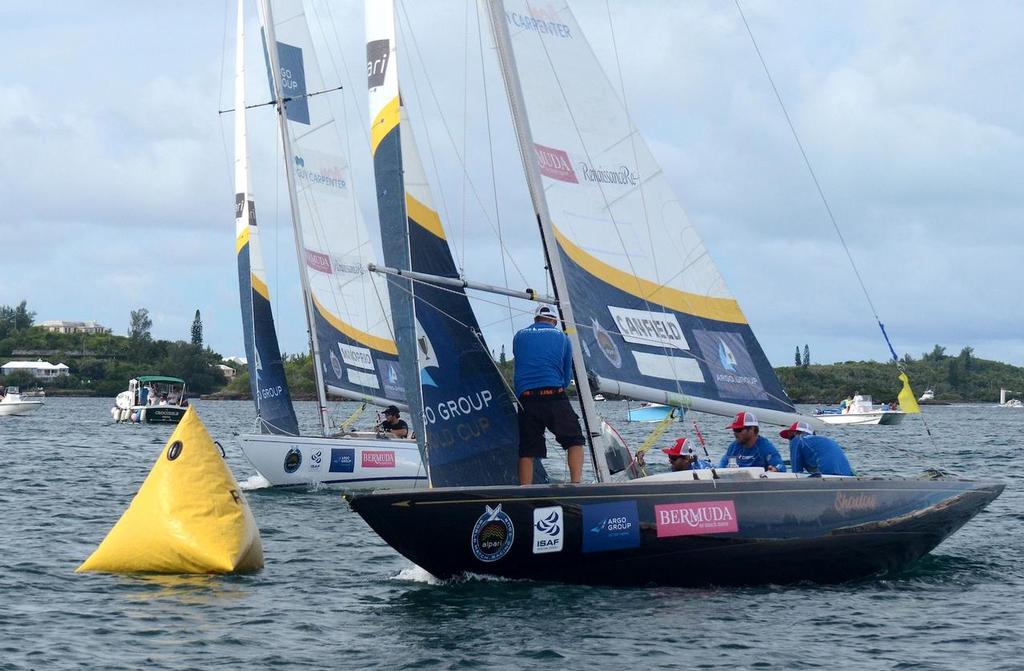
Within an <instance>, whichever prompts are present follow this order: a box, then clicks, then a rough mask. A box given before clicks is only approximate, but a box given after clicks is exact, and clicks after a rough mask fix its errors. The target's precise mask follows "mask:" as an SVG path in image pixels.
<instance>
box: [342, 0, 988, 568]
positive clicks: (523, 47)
mask: <svg viewBox="0 0 1024 671" xmlns="http://www.w3.org/2000/svg"><path fill="white" fill-rule="evenodd" d="M486 4H487V9H488V12H489V14H490V18H491V26H492V30H493V32H494V38H495V43H496V45H497V50H498V54H499V59H500V63H501V69H502V73H503V76H504V78H505V86H506V91H507V93H508V97H509V102H510V106H511V111H512V118H513V122H514V124H515V128H516V134H517V139H518V143H519V148H520V154H521V157H522V159H523V166H524V170H525V173H526V177H527V184H528V186H529V189H530V192H531V196H532V199H533V205H534V209H535V212H536V219H537V223H539V225H540V232H541V238H542V244H543V245H544V250H545V254H546V260H547V263H548V267H549V268H550V271H551V280H552V283H553V286H554V289H555V293H556V298H557V300H558V306H559V310H560V312H561V316H562V320H563V324H567V325H570V328H569V329H567V332H568V334H569V336H570V338H572V341H573V346H574V368H575V371H576V382H577V390H578V392H579V399H580V405H581V408H582V411H583V412H582V414H583V420H584V423H585V427H586V433H587V434H588V439H589V448H590V454H591V457H592V461H593V464H594V471H595V474H596V477H597V480H598V482H597V483H593V484H582V485H553V484H546V483H545V484H536V485H532V486H528V487H516V486H509V485H508V484H498V483H501V482H502V479H501V478H502V477H503V476H501V475H500V474H499V475H497V476H495V475H494V474H493V473H491V471H490V469H489V468H488V467H487V465H488V460H487V459H484V458H478V459H475V460H474V456H473V454H472V453H471V452H470V449H471V448H470V447H469V446H467V445H465V444H459V443H455V444H454V445H449V444H446V443H445V441H444V440H442V439H440V437H439V436H438V435H437V434H436V432H435V433H434V434H432V432H431V424H430V422H429V416H428V413H429V412H430V411H432V410H433V411H436V409H437V408H441V407H447V404H448V403H450V401H451V400H452V399H444V398H431V399H428V398H427V396H426V394H424V396H423V397H422V398H421V400H420V403H421V405H420V406H419V408H418V409H416V410H415V411H414V412H415V413H416V414H415V415H414V419H416V418H417V416H418V417H419V421H420V426H423V427H424V429H425V431H423V432H421V435H423V436H424V439H423V440H422V441H421V449H422V450H423V457H424V460H425V461H426V463H427V464H428V468H429V475H430V478H431V484H432V486H433V487H432V488H431V489H427V490H417V491H391V492H383V493H367V494H353V495H351V496H349V503H350V505H351V507H352V508H353V509H354V510H355V511H356V512H357V513H359V514H360V515H361V516H362V517H363V518H364V519H365V520H366V521H367V522H368V523H369V524H370V526H371V527H372V528H373V529H374V530H375V531H376V532H377V533H378V534H379V535H380V536H381V537H382V538H383V539H384V540H385V541H386V542H387V543H388V544H390V545H391V546H392V547H393V548H395V549H396V550H398V551H399V552H400V553H402V554H403V555H404V556H406V557H407V558H409V559H410V560H411V561H413V562H415V563H416V564H418V565H419V566H421V567H422V568H424V569H426V570H427V571H429V572H430V573H432V574H433V575H435V576H437V577H440V578H448V577H452V576H456V575H459V574H464V573H476V574H491V575H497V576H503V577H509V578H528V579H537V580H556V581H566V582H582V583H595V584H598V583H600V584H643V583H663V584H677V585H694V584H707V583H714V584H751V583H784V582H791V581H798V580H814V581H820V582H836V581H845V580H850V579H856V578H861V577H865V576H869V575H872V574H875V573H878V572H882V571H890V570H896V569H899V568H901V567H904V566H906V565H907V564H908V563H910V562H912V561H914V560H916V559H918V558H919V557H921V556H922V555H924V554H925V553H927V552H928V551H930V550H931V549H932V548H934V547H935V546H936V545H938V544H939V543H940V542H942V540H943V539H945V538H946V537H947V536H949V535H950V534H951V533H953V532H954V531H956V530H957V529H958V528H959V527H960V526H962V525H963V524H964V523H966V522H967V521H968V520H970V519H971V518H972V517H973V516H974V515H976V514H977V513H978V512H980V511H981V510H982V509H983V508H984V507H985V506H986V505H987V504H988V503H989V502H991V501H992V500H993V499H994V498H996V497H997V496H998V495H999V494H1000V493H1001V492H1002V489H1003V485H1002V484H998V483H981V482H972V481H967V480H958V479H951V478H941V479H899V478H848V477H828V476H826V477H815V478H811V477H806V476H801V475H794V474H786V473H767V472H764V471H763V470H762V469H759V468H730V469H716V470H705V471H684V472H678V473H663V474H658V475H654V476H650V477H643V478H633V476H634V475H635V471H634V470H633V469H631V468H629V457H628V454H627V455H624V454H623V451H624V448H623V447H622V446H621V445H617V444H615V443H614V442H612V441H609V440H608V438H607V433H606V432H604V431H602V430H601V426H602V422H601V420H600V418H599V416H598V415H597V413H596V412H595V407H594V404H593V401H592V399H593V394H594V393H595V392H598V391H600V392H603V393H609V392H611V393H614V394H618V395H622V396H627V397H630V398H635V399H638V400H644V401H649V402H655V403H664V404H666V405H670V406H675V407H680V408H684V409H696V410H700V411H704V412H710V413H714V414H720V415H731V414H733V413H735V412H737V411H738V410H752V411H754V412H756V413H757V415H758V416H759V417H760V418H761V419H762V421H767V422H771V423H777V424H788V423H790V422H792V421H795V420H796V419H797V418H798V416H797V415H796V414H795V411H794V408H793V405H792V403H791V402H790V400H789V399H788V397H787V396H786V394H785V392H784V390H783V389H782V387H781V385H780V384H779V381H778V379H777V378H776V376H775V375H774V373H773V371H772V369H771V367H770V365H769V363H768V360H767V358H766V357H765V355H764V353H763V351H762V350H761V347H760V345H759V344H758V343H757V340H756V339H755V338H754V335H753V333H752V331H751V329H750V327H749V325H748V324H747V321H746V318H745V317H744V316H743V313H742V312H741V311H740V309H739V306H738V304H737V302H736V301H735V299H733V298H732V296H731V295H730V294H729V292H728V290H727V289H726V287H725V284H724V282H723V280H722V278H721V276H720V274H719V272H718V270H717V269H716V268H715V266H714V264H713V263H712V262H711V260H710V257H709V256H708V254H707V251H706V250H705V248H704V246H703V243H702V242H701V240H700V238H699V237H698V235H697V233H696V231H695V230H694V229H693V227H692V226H691V225H690V224H689V222H688V221H687V220H686V217H685V214H684V213H683V212H682V210H681V209H680V207H679V205H678V202H677V200H676V198H675V197H674V195H673V194H672V193H671V190H670V189H669V186H668V183H667V180H666V179H665V177H664V176H663V175H662V173H661V170H660V168H659V167H658V165H657V163H656V162H655V160H654V158H653V156H652V155H651V153H650V151H649V150H648V148H647V146H646V144H645V143H644V141H643V140H642V138H641V137H640V136H639V134H638V133H637V131H636V129H635V127H634V126H633V124H632V122H631V120H630V118H629V116H628V114H627V113H626V110H625V107H624V106H623V104H622V103H621V102H620V100H619V99H618V97H617V95H616V93H615V91H614V89H613V88H612V86H611V84H610V82H609V81H608V78H607V77H606V76H605V74H604V72H603V71H602V70H601V68H600V65H599V64H598V62H597V60H596V58H595V57H594V54H593V52H592V51H591V49H590V46H589V45H588V44H587V42H586V39H585V38H584V37H583V34H582V32H581V30H580V28H579V25H578V24H577V23H576V21H575V19H574V18H573V15H572V13H571V11H570V10H569V8H568V6H566V5H565V3H564V2H553V3H546V4H545V6H544V9H543V10H533V9H531V5H530V4H529V3H527V2H525V1H523V0H510V1H509V2H507V3H503V2H502V1H501V0H488V1H487V3H486ZM388 5H390V3H384V2H372V3H367V35H368V54H370V59H368V60H372V49H380V48H381V44H385V45H387V46H388V48H389V50H390V51H389V54H390V60H391V62H390V63H389V72H388V73H387V75H386V77H384V78H383V79H382V80H381V81H378V82H376V83H375V81H374V79H373V77H372V75H371V78H370V88H371V92H370V97H371V112H372V116H374V117H375V118H376V119H377V121H376V122H375V124H379V125H380V129H381V132H382V136H381V137H385V135H384V134H387V135H388V136H392V135H393V141H394V142H395V143H397V144H399V145H400V146H402V140H404V137H403V138H399V127H400V124H399V120H398V109H399V101H398V91H397V75H396V73H395V69H396V67H395V66H396V63H395V62H394V26H393V17H392V15H391V10H390V9H389V8H388ZM520 71H521V72H524V73H529V77H524V78H522V80H521V79H520V77H519V72H520ZM392 77H394V80H393V82H392V80H391V78H392ZM389 85H391V88H388V87H389ZM387 104H391V105H393V110H394V112H393V114H391V115H389V114H388V113H386V106H387ZM374 132H375V133H376V132H377V130H376V125H375V131H374ZM386 141H387V139H385V140H384V141H381V142H380V146H383V145H384V142H386ZM379 151H380V147H378V153H379ZM397 156H398V157H401V154H400V153H399V154H397ZM392 160H394V159H392ZM376 168H377V170H378V174H377V180H378V196H379V197H380V195H381V194H382V192H385V191H386V192H388V193H390V194H391V195H392V196H393V195H394V190H395V188H397V187H398V182H397V181H396V180H397V179H398V178H397V177H396V176H395V175H396V174H400V173H401V170H400V169H399V167H396V166H395V165H394V164H393V163H391V164H384V165H382V161H381V159H380V158H379V157H378V158H377V159H376ZM406 168H408V166H406ZM389 174H390V175H391V176H390V177H388V176H387V175H389ZM406 189H408V184H406ZM379 202H380V204H381V216H382V218H383V217H384V216H385V208H386V207H387V208H390V207H394V208H397V207H398V206H397V205H394V204H393V205H390V206H389V205H388V204H387V203H386V202H385V201H384V200H381V199H380V198H379ZM398 202H399V203H400V202H401V199H398ZM387 211H390V212H397V211H398V210H397V209H394V210H390V209H389V210H387ZM394 216H397V217H398V220H399V221H404V220H405V219H406V216H405V213H404V212H403V213H400V214H398V215H394ZM410 218H411V209H410ZM410 229H411V230H410V235H409V237H408V238H406V240H405V241H403V242H404V243H406V244H407V245H408V250H409V254H410V256H411V257H412V262H411V265H410V262H409V259H404V260H403V259H397V260H396V259H394V258H392V259H390V260H389V263H392V262H393V263H394V265H396V266H398V268H399V269H406V270H408V269H409V268H410V267H411V268H412V270H413V271H416V270H417V268H416V263H415V257H416V254H417V251H416V250H417V247H418V246H419V245H420V244H423V241H422V240H418V239H417V235H416V234H417V231H416V230H415V227H414V226H411V225H410ZM422 286H429V284H428V285H424V284H417V287H422ZM406 290H407V291H406V295H409V294H408V291H409V290H411V289H410V286H406ZM392 308H393V310H394V313H395V321H396V329H397V322H398V321H399V320H400V319H405V320H406V323H407V325H408V328H407V331H406V334H407V335H406V337H407V338H408V341H407V342H406V343H405V345H404V346H406V347H409V346H411V345H413V344H414V343H415V342H416V340H417V338H418V337H419V335H421V333H419V332H418V330H417V329H420V328H421V327H422V325H423V322H424V319H423V314H424V312H425V311H429V310H430V309H432V308H431V306H430V305H429V303H428V301H427V300H425V297H424V296H423V295H422V294H419V295H417V296H415V300H414V301H412V304H411V305H407V306H406V307H405V308H404V309H405V315H404V316H402V314H401V308H400V306H398V305H397V302H396V301H393V302H392ZM413 308H415V310H416V312H415V313H414V315H412V316H410V314H411V312H410V311H411V310H413ZM397 341H398V347H399V350H400V351H401V350H402V348H403V336H402V333H401V332H399V333H398V337H397ZM435 346H436V343H435ZM407 360H408V359H405V358H403V361H407ZM425 370H428V369H426V368H424V367H423V364H422V362H421V363H420V370H419V373H420V378H421V382H422V381H423V380H424V379H425V377H424V375H423V373H424V371H425ZM412 374H413V371H409V374H408V375H407V378H406V379H415V378H413V377H412ZM410 386H411V385H410ZM421 388H425V387H423V385H422V384H421ZM410 405H412V404H410ZM423 418H426V419H427V420H428V421H427V422H426V423H425V424H424V421H423ZM473 418H474V414H473V413H467V415H466V416H465V419H466V420H467V421H471V420H472V419H473ZM799 419H803V420H805V421H812V422H813V420H808V418H805V417H799ZM479 426H480V427H481V428H483V426H484V424H483V423H480V424H479ZM483 433H484V436H489V439H488V440H487V441H480V442H501V443H504V444H507V443H509V442H510V441H512V440H513V439H514V434H515V431H514V427H513V428H512V429H511V430H509V431H508V432H507V433H505V432H504V429H502V431H501V432H499V431H497V430H495V431H484V432H483ZM460 463H474V464H475V467H474V468H473V469H459V468H458V467H457V466H458V464H460ZM513 464H514V455H509V456H508V457H507V461H504V462H502V463H495V464H494V465H496V466H498V467H500V468H507V469H511V468H512V465H513ZM500 468H499V470H500ZM631 478H632V479H631ZM504 481H505V482H506V483H507V482H508V476H507V474H506V475H505V476H504Z"/></svg>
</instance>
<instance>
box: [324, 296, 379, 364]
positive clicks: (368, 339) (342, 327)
mask: <svg viewBox="0 0 1024 671" xmlns="http://www.w3.org/2000/svg"><path fill="white" fill-rule="evenodd" d="M313 303H314V305H315V306H316V309H317V312H319V313H320V316H321V317H323V318H324V319H326V320H327V323H329V324H330V325H331V326H333V327H334V328H336V329H338V330H339V331H341V332H342V333H344V334H345V335H347V336H348V337H349V338H352V340H355V341H356V342H358V343H360V344H362V345H366V346H367V347H369V348H371V349H375V350H377V351H379V352H384V353H385V354H394V355H395V356H398V346H397V345H395V341H394V340H391V339H389V338H381V337H379V336H375V335H372V334H369V333H367V332H365V331H360V330H359V329H357V328H356V327H355V326H352V325H351V324H346V323H345V322H343V321H341V320H340V319H338V318H337V317H335V316H334V315H332V314H331V313H330V312H328V311H327V309H326V308H325V307H324V306H323V304H322V303H321V302H320V301H318V300H317V299H316V296H313Z"/></svg>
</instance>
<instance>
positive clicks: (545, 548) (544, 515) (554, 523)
mask: <svg viewBox="0 0 1024 671" xmlns="http://www.w3.org/2000/svg"><path fill="white" fill-rule="evenodd" d="M564 530H565V524H564V523H563V520H562V506H551V507H550V508H534V510H533V554H535V555H538V554H545V553H548V552H561V551H562V533H563V531H564Z"/></svg>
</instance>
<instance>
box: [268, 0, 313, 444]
mask: <svg viewBox="0 0 1024 671" xmlns="http://www.w3.org/2000/svg"><path fill="white" fill-rule="evenodd" d="M260 9H261V10H262V13H263V28H264V31H265V32H264V34H265V36H266V45H265V46H266V50H267V58H268V59H269V61H270V74H271V76H270V81H271V83H272V84H273V87H274V92H273V93H274V100H275V101H276V104H275V107H276V108H277V119H278V127H279V128H280V131H281V145H282V148H283V152H284V158H285V171H284V173H285V178H286V180H287V183H288V204H289V206H290V208H291V215H292V231H293V232H294V234H295V255H296V257H297V259H298V268H299V278H300V279H301V281H302V298H303V301H302V302H303V306H304V307H305V309H306V326H307V327H308V333H309V347H310V353H311V355H312V357H313V376H314V379H315V381H316V400H317V404H318V406H319V409H320V412H319V415H320V429H321V432H322V433H323V434H324V435H326V434H327V433H328V430H327V424H328V422H327V391H326V385H325V383H324V378H323V370H322V369H321V367H320V346H319V344H318V343H317V337H316V319H315V318H314V314H315V313H314V307H313V292H312V289H311V288H310V286H309V278H308V277H306V273H305V272H303V271H302V267H303V264H304V263H305V260H304V258H303V250H304V249H305V242H304V240H303V236H302V224H301V220H300V218H299V206H298V196H297V189H296V188H295V175H294V174H293V173H292V168H291V165H290V160H291V159H290V157H291V156H292V147H291V138H290V137H289V135H288V114H287V110H286V108H285V104H286V101H285V99H284V94H283V92H282V89H281V66H280V64H279V63H278V53H277V37H276V35H275V33H274V17H273V15H272V13H271V10H270V0H260Z"/></svg>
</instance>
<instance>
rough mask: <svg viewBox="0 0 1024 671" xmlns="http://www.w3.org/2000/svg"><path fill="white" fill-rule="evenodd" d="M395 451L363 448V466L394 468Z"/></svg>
mask: <svg viewBox="0 0 1024 671" xmlns="http://www.w3.org/2000/svg"><path fill="white" fill-rule="evenodd" d="M394 467H395V453H394V452H392V451H391V450H363V468H394Z"/></svg>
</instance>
